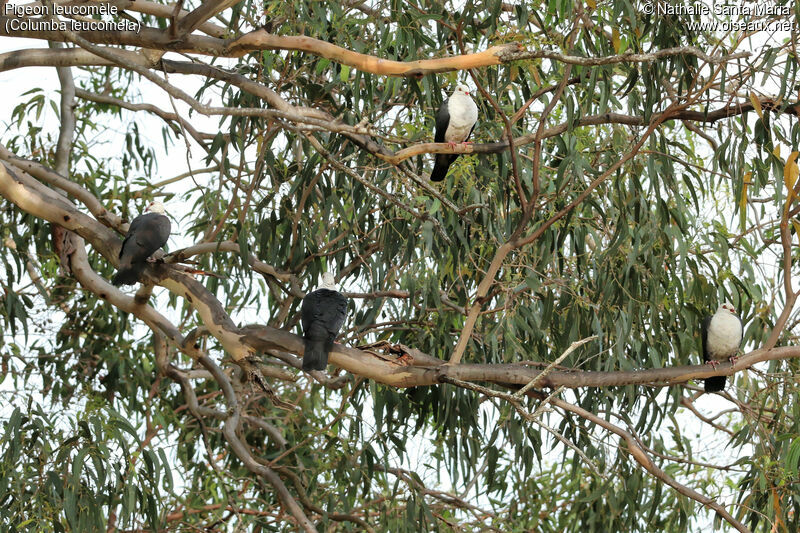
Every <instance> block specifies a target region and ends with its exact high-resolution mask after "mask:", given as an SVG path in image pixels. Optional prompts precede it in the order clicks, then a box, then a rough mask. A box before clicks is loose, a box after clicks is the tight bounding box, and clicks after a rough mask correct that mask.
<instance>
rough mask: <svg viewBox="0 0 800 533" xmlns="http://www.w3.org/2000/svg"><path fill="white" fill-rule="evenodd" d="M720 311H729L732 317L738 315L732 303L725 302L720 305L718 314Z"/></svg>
mask: <svg viewBox="0 0 800 533" xmlns="http://www.w3.org/2000/svg"><path fill="white" fill-rule="evenodd" d="M720 311H728V312H729V313H730V314H732V315H735V314H736V308H735V307H734V306H733V304H732V303H730V302H725V303H724V304H722V305H720V306H719V309H717V312H718V313H719V312H720Z"/></svg>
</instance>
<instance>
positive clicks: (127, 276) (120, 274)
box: [111, 268, 139, 287]
mask: <svg viewBox="0 0 800 533" xmlns="http://www.w3.org/2000/svg"><path fill="white" fill-rule="evenodd" d="M137 281H139V271H138V270H136V269H135V268H124V269H120V270H118V271H117V273H116V274H114V277H113V278H111V283H113V284H114V285H116V286H117V287H119V286H120V285H135V284H136V282H137Z"/></svg>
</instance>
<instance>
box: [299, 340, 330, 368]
mask: <svg viewBox="0 0 800 533" xmlns="http://www.w3.org/2000/svg"><path fill="white" fill-rule="evenodd" d="M325 344H326V343H325V341H324V340H314V339H306V340H305V351H304V352H303V370H305V371H306V372H308V371H309V370H325V367H326V366H328V352H327V351H326V350H325Z"/></svg>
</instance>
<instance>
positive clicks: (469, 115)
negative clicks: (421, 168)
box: [431, 85, 478, 181]
mask: <svg viewBox="0 0 800 533" xmlns="http://www.w3.org/2000/svg"><path fill="white" fill-rule="evenodd" d="M477 120H478V106H476V105H475V102H473V101H472V98H470V96H469V87H467V86H466V85H459V86H457V87H456V90H455V91H453V96H451V97H450V98H449V99H447V100H445V102H444V103H443V104H442V107H440V108H439V111H438V112H437V113H436V135H435V136H434V138H433V140H434V141H435V142H437V143H443V142H447V143H450V144H452V145H453V146H455V145H456V144H457V143H461V142H466V141H467V139H469V136H470V134H471V133H472V130H473V129H474V128H475V122H477ZM458 155H459V154H436V162H435V163H434V165H433V171H431V181H442V180H443V179H444V177H445V176H446V175H447V169H449V168H450V165H451V164H452V163H453V161H455V160H456V158H457V157H458Z"/></svg>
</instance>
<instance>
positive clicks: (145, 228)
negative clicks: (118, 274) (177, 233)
mask: <svg viewBox="0 0 800 533" xmlns="http://www.w3.org/2000/svg"><path fill="white" fill-rule="evenodd" d="M170 226H171V224H170V221H169V219H168V218H167V217H165V216H164V215H160V214H158V213H145V214H144V215H139V216H138V217H136V218H135V219H134V220H133V222H131V227H130V229H129V230H128V236H127V237H125V241H124V242H123V243H122V250H121V251H120V259H122V258H123V256H125V257H127V258H128V259H129V260H130V261H131V262H132V263H135V262H140V261H144V260H146V259H147V258H148V257H150V256H151V255H153V253H154V252H155V251H156V250H158V249H160V248H161V247H162V246H164V245H165V244H166V243H167V240H168V239H169V232H170Z"/></svg>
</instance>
